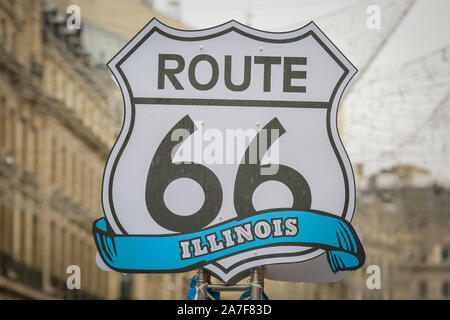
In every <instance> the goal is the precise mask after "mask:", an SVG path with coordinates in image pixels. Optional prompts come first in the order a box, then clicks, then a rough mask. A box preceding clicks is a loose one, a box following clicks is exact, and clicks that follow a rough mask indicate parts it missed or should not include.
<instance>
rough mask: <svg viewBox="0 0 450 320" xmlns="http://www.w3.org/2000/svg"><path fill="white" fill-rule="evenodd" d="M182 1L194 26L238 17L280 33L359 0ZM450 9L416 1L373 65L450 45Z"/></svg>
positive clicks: (161, 6) (163, 0) (447, 4)
mask: <svg viewBox="0 0 450 320" xmlns="http://www.w3.org/2000/svg"><path fill="white" fill-rule="evenodd" d="M359 1H360V0H359ZM393 1H403V0H393ZM373 2H374V3H376V0H374V1H373ZM169 3H170V1H167V0H154V5H155V7H156V9H158V10H160V11H162V12H165V13H170V12H171V7H170V5H169ZM180 3H181V4H180V18H181V20H182V21H183V22H185V23H187V24H188V25H190V26H192V27H194V28H206V27H211V26H214V25H217V24H220V23H223V22H226V21H228V20H230V19H235V20H238V21H240V22H243V23H246V24H251V25H252V26H253V27H256V28H258V29H264V30H277V31H280V30H281V29H284V30H289V29H294V28H296V27H299V26H300V24H301V23H302V22H303V21H309V20H314V18H315V17H317V16H323V15H325V14H327V13H330V12H333V11H335V10H337V9H339V8H342V7H345V6H348V5H351V4H354V3H358V0H180ZM449 13H450V1H449V0H416V4H415V5H414V7H413V8H412V9H411V10H410V12H409V14H408V16H407V17H406V18H405V20H404V21H403V23H402V24H401V25H400V26H399V28H398V29H397V31H396V32H395V33H394V34H393V35H392V37H391V38H390V40H389V42H388V44H387V45H386V46H385V47H384V49H383V51H382V52H381V53H380V55H379V56H378V59H377V60H376V62H375V63H374V65H391V64H398V63H401V62H404V61H407V60H411V59H413V58H416V57H418V56H423V55H425V54H426V53H428V52H430V51H433V50H435V49H437V48H440V47H443V46H445V45H448V44H450V35H449V34H450V19H449V16H448V15H449ZM381 15H383V12H381Z"/></svg>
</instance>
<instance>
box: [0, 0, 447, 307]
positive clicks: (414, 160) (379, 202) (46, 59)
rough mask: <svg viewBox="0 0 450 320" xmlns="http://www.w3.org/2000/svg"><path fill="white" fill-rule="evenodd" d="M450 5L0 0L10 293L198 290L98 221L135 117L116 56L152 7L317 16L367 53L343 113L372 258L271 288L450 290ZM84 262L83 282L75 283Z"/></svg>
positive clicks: (0, 195) (360, 219) (349, 292)
mask: <svg viewBox="0 0 450 320" xmlns="http://www.w3.org/2000/svg"><path fill="white" fill-rule="evenodd" d="M449 13H450V2H449V1H447V0H372V1H366V0H276V1H275V0H227V1H224V0H222V1H219V0H216V1H212V0H153V1H152V0H73V1H66V0H46V1H40V0H0V299H184V298H185V297H186V294H187V290H188V289H189V280H190V278H191V277H192V275H193V274H194V273H193V272H190V273H184V274H163V275H162V274H158V275H129V274H128V275H127V274H118V273H113V272H105V271H102V270H100V269H99V268H98V267H97V266H96V264H95V253H96V248H95V244H94V241H93V239H92V234H91V230H92V223H93V221H94V220H95V219H97V218H99V217H101V216H103V212H102V207H101V198H100V195H101V182H102V174H103V169H104V165H105V162H106V158H107V156H108V153H109V150H110V149H111V147H112V145H113V144H114V141H115V138H116V137H117V135H118V133H119V131H120V128H121V124H122V117H123V101H122V95H121V93H120V90H119V89H118V87H117V86H116V85H115V83H114V81H112V79H111V74H110V72H109V70H108V69H107V67H106V65H105V64H106V62H108V61H109V59H110V58H112V57H113V56H114V55H115V53H117V52H118V51H119V50H120V49H121V48H122V47H123V46H124V45H125V44H126V43H127V42H128V41H129V40H130V39H131V38H132V37H133V36H134V35H135V34H136V33H137V32H138V31H139V30H140V29H141V28H142V27H143V26H144V25H145V24H146V23H147V22H149V21H150V20H151V19H152V18H153V17H156V18H158V19H159V20H160V21H161V22H163V23H165V24H167V25H169V26H172V27H175V28H178V29H199V28H207V27H212V26H215V25H217V24H221V23H224V22H226V21H228V20H230V19H235V20H238V21H239V22H242V23H244V24H247V25H250V26H252V27H255V28H258V29H262V30H267V31H277V32H279V31H288V30H292V29H296V28H299V27H301V26H303V25H304V24H306V23H308V22H309V21H311V20H313V21H314V22H315V23H316V24H317V25H318V26H319V27H320V28H321V29H322V30H323V31H324V32H325V34H326V35H327V36H328V37H329V38H330V39H331V40H332V41H333V42H334V43H335V44H336V46H337V47H338V48H339V49H340V50H341V51H342V52H343V53H344V54H345V55H346V56H347V57H348V58H349V59H350V61H352V62H353V63H354V64H355V65H356V67H357V68H358V69H359V72H358V74H357V79H356V82H355V84H354V86H353V87H352V88H351V89H350V90H349V92H348V94H347V96H346V97H345V99H344V100H343V101H342V103H341V107H340V111H339V112H340V114H339V120H338V125H339V130H340V133H341V136H342V139H343V141H344V145H345V147H346V149H347V152H348V154H349V157H350V160H351V161H352V163H353V167H354V171H355V176H356V185H357V209H356V210H357V212H356V215H355V221H354V225H355V227H356V229H357V230H359V231H360V232H361V233H362V235H363V238H364V246H365V250H366V255H367V260H366V264H365V266H363V267H362V268H361V269H360V270H358V271H354V272H352V273H351V274H350V275H349V276H348V277H347V278H346V279H345V280H343V281H341V282H338V283H334V284H310V283H286V282H273V281H266V289H265V291H266V293H267V294H268V295H269V297H270V298H272V299H447V300H448V299H450V257H449V250H450V167H449V164H450V138H449V136H450V36H449V34H450V19H448V15H449ZM73 265H75V266H78V267H79V268H80V272H81V289H69V288H68V287H67V284H66V280H67V278H68V277H69V276H70V275H71V273H70V272H68V269H67V268H68V267H69V266H73ZM371 266H375V267H374V268H375V269H376V268H379V270H380V272H381V273H380V274H381V280H380V288H372V287H371V286H370V285H369V286H368V283H367V280H368V278H369V277H370V276H371V275H372V273H371V270H373V268H371ZM244 281H247V280H244ZM224 297H225V298H231V299H236V298H237V297H238V296H237V295H235V294H229V295H225V296H224Z"/></svg>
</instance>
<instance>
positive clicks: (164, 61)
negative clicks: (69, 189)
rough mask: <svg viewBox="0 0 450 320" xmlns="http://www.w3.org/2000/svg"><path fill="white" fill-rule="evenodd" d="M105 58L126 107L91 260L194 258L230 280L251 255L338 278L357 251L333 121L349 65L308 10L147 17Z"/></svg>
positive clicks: (181, 266) (311, 276) (136, 262)
mask: <svg viewBox="0 0 450 320" xmlns="http://www.w3.org/2000/svg"><path fill="white" fill-rule="evenodd" d="M108 66H109V68H110V69H111V71H112V73H113V75H114V77H115V78H116V80H117V82H118V85H119V87H120V89H121V91H122V94H123V98H124V103H125V116H124V123H123V128H122V131H121V133H120V135H119V137H118V139H117V141H116V144H115V145H114V147H113V149H112V151H111V153H110V156H109V158H108V161H107V164H106V168H105V173H104V178H103V191H102V202H103V208H104V212H105V218H101V219H99V220H97V221H95V223H94V227H93V234H94V238H95V241H96V245H97V249H98V252H99V256H100V257H101V261H100V262H102V263H104V264H106V266H108V267H109V268H110V269H113V270H116V271H120V272H182V271H188V270H193V269H195V268H199V267H203V268H205V269H207V270H209V271H210V272H211V273H212V274H214V275H215V276H216V277H218V278H219V279H221V280H223V281H224V282H227V283H232V282H235V281H236V280H239V277H240V276H241V275H242V274H243V272H244V271H246V270H248V269H249V268H252V267H255V266H259V265H264V266H266V270H267V275H268V276H269V277H270V278H272V279H284V280H296V281H300V280H301V281H334V280H337V279H338V278H339V277H340V276H339V274H340V271H345V270H353V269H357V268H359V267H360V266H361V265H362V264H363V263H364V260H365V256H364V250H363V248H362V245H361V242H360V240H359V238H358V236H357V235H356V233H355V230H354V229H353V227H352V225H351V224H350V222H351V220H352V217H353V211H354V203H355V186H354V179H353V173H352V168H351V164H350V161H349V159H348V157H347V155H346V153H345V150H344V148H343V145H342V143H341V141H340V139H339V135H338V131H337V127H336V125H337V124H336V123H337V109H338V104H339V102H340V99H341V98H342V96H343V94H344V92H345V90H346V88H347V86H348V84H349V83H350V81H351V79H352V77H353V76H354V74H355V73H356V69H355V67H354V66H353V65H352V64H351V63H350V62H349V61H348V60H347V59H346V58H345V57H344V56H343V54H342V53H341V52H340V51H339V50H338V49H337V48H336V47H335V46H334V45H333V44H332V43H331V41H330V40H329V39H328V38H327V37H326V36H325V35H324V34H323V33H322V31H321V30H320V29H319V28H318V27H317V26H316V25H315V24H314V23H312V22H311V23H310V24H308V25H306V26H304V27H303V28H301V29H298V30H294V31H291V32H283V33H270V32H264V31H260V30H255V29H252V28H249V27H246V26H244V25H241V24H239V23H237V22H236V21H230V22H228V23H225V24H223V25H220V26H217V27H214V28H211V29H205V30H198V31H184V30H177V29H172V28H170V27H168V26H165V25H163V24H162V23H160V22H159V21H158V20H156V19H154V20H152V21H151V22H150V23H149V24H148V25H147V26H145V27H144V28H143V29H142V30H141V31H140V32H139V33H138V34H137V35H136V36H135V37H134V38H133V39H132V40H131V41H130V42H129V43H128V44H127V45H126V46H125V47H124V48H123V49H122V50H121V51H120V52H119V53H118V54H117V55H116V56H115V57H114V58H113V59H112V60H111V61H110V62H109V64H108ZM283 268H284V269H283ZM311 269H313V270H311ZM283 270H290V271H289V277H285V276H283V274H285V272H283ZM318 270H322V271H318Z"/></svg>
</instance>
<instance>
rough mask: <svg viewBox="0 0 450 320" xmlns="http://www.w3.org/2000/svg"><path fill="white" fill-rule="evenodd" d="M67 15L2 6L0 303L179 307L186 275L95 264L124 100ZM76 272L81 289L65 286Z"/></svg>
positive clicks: (8, 0) (34, 4)
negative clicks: (139, 302) (149, 301)
mask: <svg viewBox="0 0 450 320" xmlns="http://www.w3.org/2000/svg"><path fill="white" fill-rule="evenodd" d="M57 2H59V1H57ZM93 2H95V1H93ZM64 13H65V7H60V8H59V11H58V10H57V8H56V7H54V6H52V5H51V4H49V3H43V2H41V1H33V0H26V1H25V0H24V1H13V0H0V40H1V41H0V130H1V131H0V299H4V298H26V299H29V298H31V299H34V298H41V299H51V298H57V299H59V298H65V299H84V298H101V299H117V298H153V299H156V298H167V299H170V298H173V299H175V298H178V299H180V298H183V297H185V294H186V291H187V284H188V281H187V280H188V279H187V275H184V274H180V275H176V276H175V275H154V276H150V275H135V276H129V275H120V274H118V273H115V272H105V271H102V270H100V269H99V268H98V267H97V265H96V263H95V253H96V248H95V243H94V241H93V239H92V231H91V230H92V222H93V221H94V220H95V219H96V218H98V217H101V216H102V215H103V212H102V208H101V201H100V199H101V182H102V174H103V169H104V164H105V161H106V158H107V156H108V153H109V150H110V148H111V147H112V145H113V143H114V141H115V138H116V136H117V135H118V133H119V130H120V125H121V119H120V118H118V116H117V112H115V111H116V109H114V108H115V107H116V106H117V105H118V104H119V105H120V104H121V103H122V101H121V98H120V91H119V90H118V88H117V87H115V84H114V83H113V82H112V81H111V79H109V78H105V77H104V76H102V75H101V74H99V73H97V72H96V69H95V68H94V67H93V65H92V60H91V59H90V58H89V56H88V54H87V53H86V50H85V48H83V46H82V39H81V33H82V30H77V29H74V30H69V29H68V28H67V27H66V16H64ZM151 18H152V17H148V19H149V20H150V19H151ZM70 265H77V266H79V267H80V270H81V290H76V289H74V290H69V289H68V288H67V286H66V280H67V278H68V277H69V276H70V275H71V274H70V273H66V269H67V267H68V266H70Z"/></svg>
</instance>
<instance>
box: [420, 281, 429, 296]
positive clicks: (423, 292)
mask: <svg viewBox="0 0 450 320" xmlns="http://www.w3.org/2000/svg"><path fill="white" fill-rule="evenodd" d="M427 294H428V286H427V283H426V282H425V281H423V280H422V281H420V283H419V296H420V297H421V298H425V297H426V296H427Z"/></svg>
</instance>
